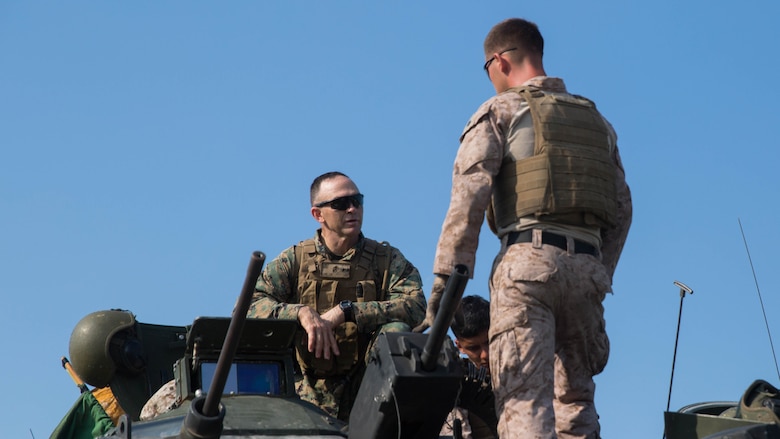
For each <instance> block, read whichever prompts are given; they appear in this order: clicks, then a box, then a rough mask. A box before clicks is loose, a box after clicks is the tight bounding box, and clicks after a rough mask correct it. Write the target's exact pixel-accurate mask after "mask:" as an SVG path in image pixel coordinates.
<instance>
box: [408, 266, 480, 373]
mask: <svg viewBox="0 0 780 439" xmlns="http://www.w3.org/2000/svg"><path fill="white" fill-rule="evenodd" d="M468 280H469V269H468V268H467V267H466V266H465V265H462V264H458V265H456V266H455V268H453V270H452V274H451V275H450V278H449V279H448V280H447V285H446V286H445V287H444V292H443V293H442V296H441V304H440V306H439V312H437V313H436V319H435V320H434V321H433V326H431V331H430V332H429V334H428V341H427V342H426V343H425V347H423V352H422V356H421V357H420V359H421V360H422V368H423V370H425V371H428V372H430V371H432V370H434V369H435V368H436V362H437V359H438V357H439V351H440V350H441V345H442V343H444V337H445V336H446V335H447V330H448V329H449V327H450V324H452V318H453V317H454V316H455V312H456V311H457V310H458V307H459V306H460V299H461V297H463V291H464V290H465V289H466V282H467V281H468Z"/></svg>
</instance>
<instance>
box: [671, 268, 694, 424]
mask: <svg viewBox="0 0 780 439" xmlns="http://www.w3.org/2000/svg"><path fill="white" fill-rule="evenodd" d="M674 285H675V286H676V287H678V288H679V289H680V313H679V314H678V315H677V335H675V336H674V355H673V356H672V377H671V378H670V379H669V397H668V398H667V399H666V411H667V412H668V411H669V404H670V403H671V402H672V383H673V382H674V363H675V362H676V361H677V342H678V341H679V340H680V321H681V320H682V308H683V299H685V293H688V294H693V290H692V289H691V287H689V286H688V285H685V284H684V283H682V282H680V281H678V280H676V281H674Z"/></svg>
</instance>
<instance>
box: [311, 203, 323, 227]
mask: <svg viewBox="0 0 780 439" xmlns="http://www.w3.org/2000/svg"><path fill="white" fill-rule="evenodd" d="M310 212H311V216H312V218H314V220H315V221H317V222H318V223H323V222H325V219H324V218H323V217H322V209H320V208H319V207H315V206H312V207H311V211H310Z"/></svg>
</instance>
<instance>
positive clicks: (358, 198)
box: [314, 194, 363, 210]
mask: <svg viewBox="0 0 780 439" xmlns="http://www.w3.org/2000/svg"><path fill="white" fill-rule="evenodd" d="M350 205H352V206H355V209H357V208H358V207H360V206H362V205H363V194H354V195H347V196H344V197H338V198H334V199H332V200H330V201H323V202H322V203H317V204H315V205H314V207H325V206H330V208H331V209H335V210H347V209H349V206H350Z"/></svg>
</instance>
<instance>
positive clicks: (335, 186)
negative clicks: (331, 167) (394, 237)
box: [312, 175, 363, 239]
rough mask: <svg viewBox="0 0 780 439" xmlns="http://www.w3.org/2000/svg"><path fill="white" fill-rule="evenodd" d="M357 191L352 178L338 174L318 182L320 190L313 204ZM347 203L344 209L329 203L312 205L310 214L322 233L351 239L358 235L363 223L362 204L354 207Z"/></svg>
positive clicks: (353, 193)
mask: <svg viewBox="0 0 780 439" xmlns="http://www.w3.org/2000/svg"><path fill="white" fill-rule="evenodd" d="M359 193H360V191H359V190H358V188H357V186H356V185H355V183H354V182H353V181H352V180H350V179H349V178H347V177H344V176H341V175H338V176H336V177H333V178H329V179H327V180H325V181H323V182H322V183H321V184H320V192H319V194H318V195H317V199H316V200H314V204H315V205H317V204H319V203H323V202H325V201H331V200H334V199H336V198H339V197H345V196H349V195H357V194H359ZM348 205H349V207H347V209H346V210H337V209H334V208H333V207H331V206H330V205H325V206H322V207H312V215H313V216H314V218H315V219H316V220H317V221H318V222H319V223H320V225H321V226H322V232H323V233H326V234H330V233H332V234H335V235H336V236H339V237H343V238H353V239H357V237H358V236H360V230H361V227H362V225H363V206H362V205H361V206H360V207H355V205H354V204H352V203H348Z"/></svg>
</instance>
